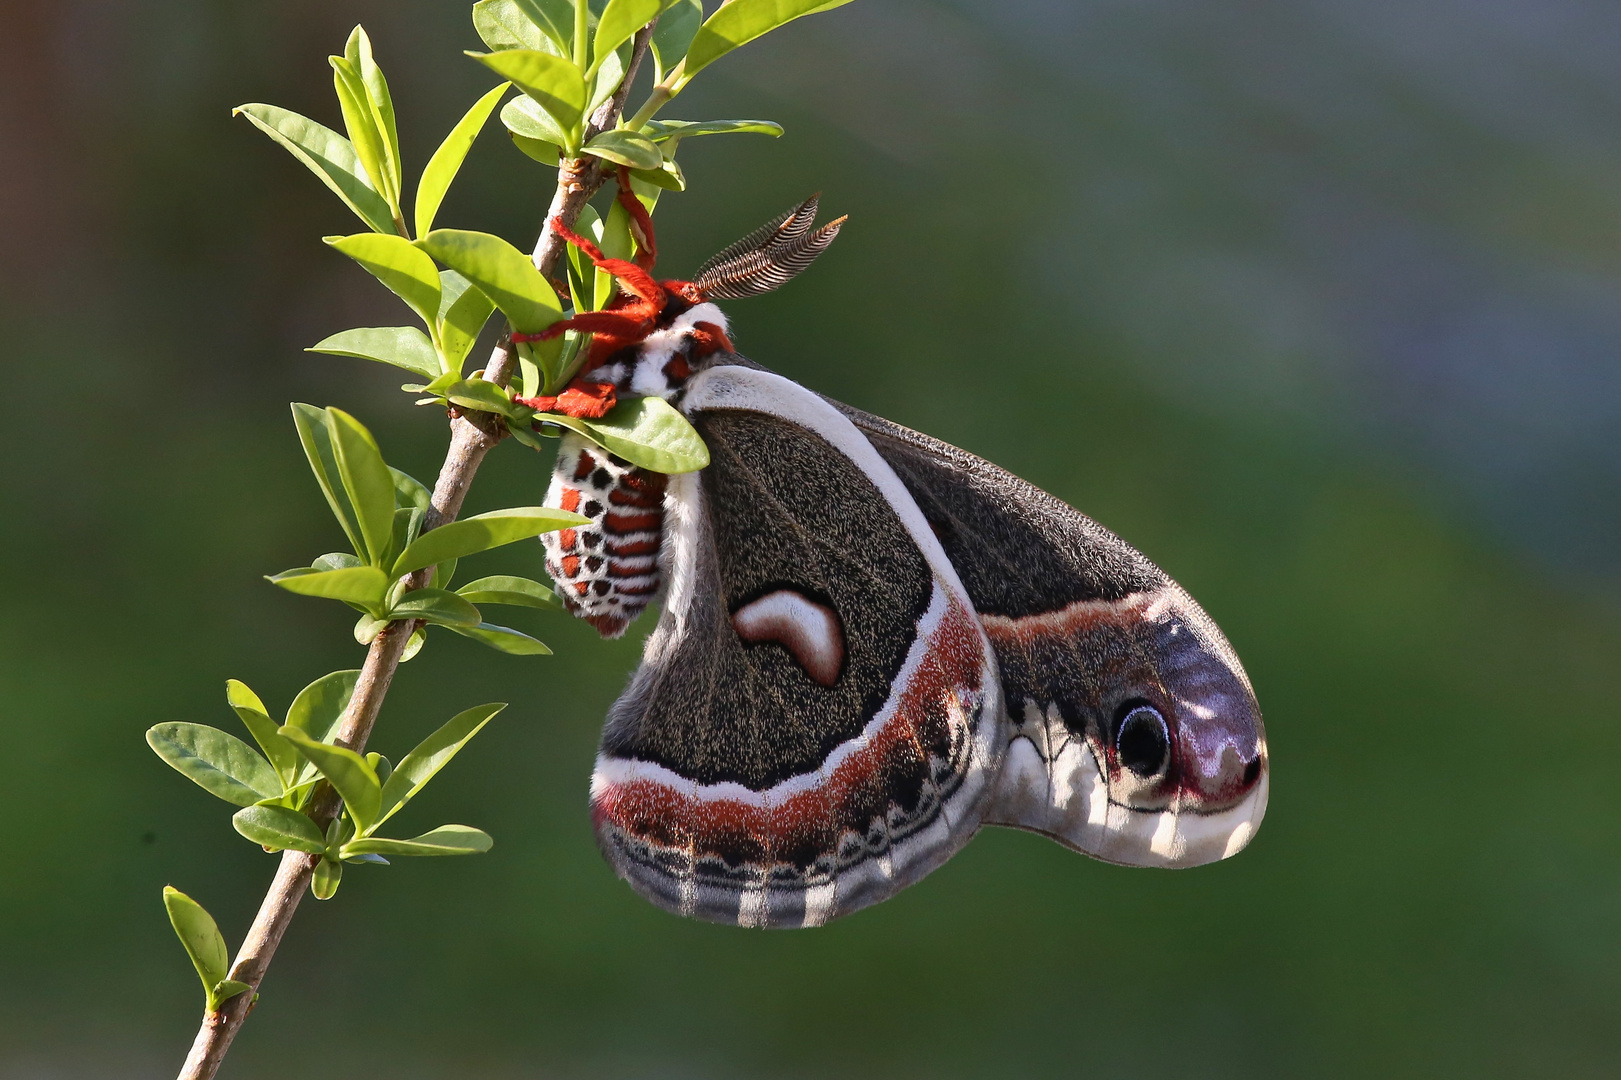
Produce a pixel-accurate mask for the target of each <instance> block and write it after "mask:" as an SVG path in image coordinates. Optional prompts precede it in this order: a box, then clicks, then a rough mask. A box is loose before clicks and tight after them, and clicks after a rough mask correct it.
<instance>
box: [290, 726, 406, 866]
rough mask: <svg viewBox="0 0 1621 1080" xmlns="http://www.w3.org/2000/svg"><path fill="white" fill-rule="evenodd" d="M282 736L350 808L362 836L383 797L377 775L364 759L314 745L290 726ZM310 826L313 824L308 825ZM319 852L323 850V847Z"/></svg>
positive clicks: (339, 748) (373, 820)
mask: <svg viewBox="0 0 1621 1080" xmlns="http://www.w3.org/2000/svg"><path fill="white" fill-rule="evenodd" d="M280 734H281V737H282V738H284V739H286V740H287V741H288V742H290V743H292V744H293V745H294V746H296V747H298V752H299V753H301V754H303V755H304V756H305V757H306V758H308V759H309V761H310V764H312V765H314V766H315V767H316V768H317V769H319V770H321V775H322V776H324V777H326V778H327V781H328V782H329V783H331V785H332V786H333V788H334V789H336V791H337V793H338V794H339V795H341V796H342V797H343V805H344V806H346V807H348V808H349V817H350V818H352V819H353V820H354V823H355V828H356V829H357V830H359V831H360V833H361V834H362V835H364V834H365V832H366V831H367V830H368V829H370V828H371V827H372V825H373V824H375V823H376V821H377V808H378V805H379V800H380V799H381V798H382V793H383V785H382V784H381V783H380V782H379V781H378V779H377V774H376V773H375V772H373V771H372V767H371V766H370V765H368V764H366V759H365V758H363V757H361V756H360V755H359V754H357V753H355V752H354V751H353V750H350V749H348V748H346V747H342V746H333V745H331V744H330V743H324V742H317V741H316V740H314V739H312V738H310V737H309V736H308V735H306V734H305V733H304V732H302V731H300V730H299V729H298V728H296V727H293V726H291V725H287V726H284V727H283V728H282V729H281V732H280ZM311 824H312V826H313V823H311ZM322 850H325V847H324V846H323V848H322Z"/></svg>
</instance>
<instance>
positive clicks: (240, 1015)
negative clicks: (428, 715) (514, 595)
mask: <svg viewBox="0 0 1621 1080" xmlns="http://www.w3.org/2000/svg"><path fill="white" fill-rule="evenodd" d="M652 36H653V28H652V26H651V25H649V26H647V27H645V28H643V29H642V30H641V31H639V32H638V33H637V35H636V39H635V51H634V52H633V54H632V57H631V63H630V67H629V69H628V70H627V71H626V73H625V79H624V83H623V84H622V85H621V86H620V88H619V90H618V91H617V92H616V93H615V94H614V96H613V97H612V98H610V99H609V100H608V101H607V102H605V103H604V104H603V106H602V107H601V108H600V109H598V110H597V112H596V113H595V114H593V115H592V117H591V123H590V127H589V128H588V129H587V130H588V135H587V137H588V138H589V137H591V136H593V135H596V134H600V133H601V132H603V131H606V130H607V129H608V128H610V127H613V126H614V125H615V124H617V123H618V122H619V116H620V114H621V112H622V110H623V109H624V107H625V95H626V94H628V93H629V90H630V83H631V80H632V79H634V78H635V77H636V69H637V68H638V67H639V66H640V64H641V61H642V56H643V54H644V53H646V51H647V45H648V42H649V41H650V40H651V39H652ZM604 179H605V174H603V172H602V169H601V167H600V165H599V164H597V163H596V161H595V159H584V160H581V159H575V160H571V161H565V162H564V163H563V168H560V169H559V170H558V174H557V194H556V195H555V196H554V197H553V199H552V205H551V208H550V209H549V210H548V212H547V215H546V222H547V223H546V225H545V226H544V227H543V228H542V230H541V237H540V242H539V243H538V244H537V245H536V247H535V263H536V265H537V266H538V267H540V271H541V273H542V274H544V275H548V276H549V275H550V274H551V271H552V268H553V267H554V266H555V265H556V263H557V259H558V256H559V255H561V253H562V244H561V241H557V242H555V243H549V241H554V240H556V238H555V236H554V234H553V232H552V229H551V219H552V217H554V216H561V217H562V218H563V222H564V224H570V225H571V224H573V222H574V219H575V217H576V216H577V215H578V214H579V212H580V208H581V207H582V206H584V205H585V202H586V200H587V199H589V198H590V197H591V196H592V195H593V194H595V193H596V190H597V188H599V187H601V186H602V183H603V180H604ZM516 359H517V357H516V350H515V349H513V348H512V346H511V344H510V342H509V341H508V340H507V338H506V335H503V337H502V343H501V344H500V345H499V346H497V348H496V350H495V355H494V356H493V357H492V358H491V360H490V365H489V367H488V369H486V375H485V377H486V378H488V379H490V380H492V381H496V382H500V383H502V384H505V383H506V382H507V380H508V379H510V378H511V376H512V367H513V365H514V364H515V363H516ZM505 434H506V432H505V430H504V429H503V428H502V426H501V424H500V422H499V421H498V420H496V419H495V418H494V417H491V416H488V415H486V414H483V413H467V414H457V415H453V416H452V417H451V420H450V447H449V449H448V450H447V451H446V453H445V462H444V464H443V465H442V466H441V467H440V469H439V479H438V482H437V483H435V485H434V490H433V512H432V513H430V514H429V515H428V520H427V521H426V522H425V523H424V525H423V528H424V530H426V529H430V528H435V527H437V526H439V525H443V524H444V523H446V522H448V521H454V520H455V519H456V515H457V514H459V513H460V512H461V508H462V500H463V499H465V498H466V496H467V490H468V488H470V487H471V486H472V483H473V477H474V476H475V475H476V474H477V472H478V467H479V465H480V464H481V463H482V462H483V461H484V455H485V454H487V453H489V452H490V450H491V449H492V448H493V447H494V446H495V444H496V443H498V442H500V441H501V438H502V437H503V436H504V435H505ZM432 573H433V570H432V568H431V567H430V568H428V569H425V570H419V571H417V572H416V573H415V574H413V575H412V576H411V580H410V582H409V585H408V587H409V588H421V587H422V586H423V585H426V584H427V582H428V579H429V578H430V577H431V575H432ZM416 626H417V624H416V623H415V622H396V623H391V624H390V625H389V626H387V627H385V628H384V630H383V632H382V633H380V634H378V635H377V637H376V638H375V639H374V640H373V641H372V643H371V647H370V648H368V649H367V650H366V663H365V665H364V666H363V667H362V668H361V671H360V678H359V679H358V680H357V681H356V682H355V692H354V695H353V697H351V698H350V700H349V707H348V708H347V709H345V710H344V713H343V716H342V717H341V718H340V719H339V721H338V728H337V735H336V738H335V739H334V741H335V742H336V743H337V744H338V745H339V746H346V747H348V748H349V749H351V750H355V751H360V750H363V749H364V748H365V745H366V740H367V739H368V738H369V737H370V736H371V730H372V725H374V724H375V723H376V722H377V714H378V713H379V712H380V711H381V710H382V707H383V699H384V698H385V697H386V696H387V695H388V688H389V684H390V683H392V682H393V680H394V672H395V671H396V670H397V669H398V668H399V666H400V657H401V656H402V655H403V654H404V652H405V645H406V643H407V642H408V641H409V640H410V638H411V634H412V632H413V631H414V630H415V629H416ZM341 809H342V801H341V800H340V799H339V798H338V796H337V794H336V792H334V791H332V789H331V787H330V786H328V785H325V784H323V785H322V786H321V788H320V789H318V791H317V794H316V796H315V798H314V799H313V800H312V802H311V808H310V811H309V814H310V817H311V818H312V819H313V820H314V821H315V823H316V825H317V826H319V827H320V828H321V829H322V830H325V828H326V826H327V825H328V823H330V822H331V821H332V819H333V818H335V817H337V815H338V812H339V811H340V810H341ZM320 861H321V856H319V855H311V854H307V853H305V852H301V851H284V852H282V856H281V865H280V866H278V867H277V868H276V876H275V878H274V879H272V881H271V883H270V890H269V891H268V892H267V893H265V898H264V901H263V902H262V903H261V904H260V905H259V913H258V915H257V916H255V917H254V920H253V925H252V926H251V927H249V929H248V933H247V936H246V937H245V938H244V939H243V941H242V948H241V950H240V951H239V952H238V953H237V955H236V960H235V962H234V963H233V964H232V965H231V975H230V977H231V978H232V979H235V980H237V981H238V982H244V983H247V984H248V985H249V986H250V987H252V989H250V990H247V991H245V992H244V993H241V994H238V995H237V996H236V997H233V998H231V999H230V1000H228V1001H226V1002H225V1003H224V1004H222V1005H221V1006H220V1008H219V1010H218V1011H216V1012H211V1013H208V1014H207V1015H205V1016H204V1017H203V1023H202V1026H201V1027H200V1028H198V1030H197V1038H196V1040H195V1041H194V1042H193V1043H192V1047H191V1053H190V1054H188V1055H187V1056H186V1063H185V1064H184V1065H183V1066H182V1067H181V1069H180V1074H179V1080H212V1078H213V1076H214V1074H215V1073H216V1072H217V1071H218V1070H219V1067H220V1063H221V1062H222V1061H224V1059H225V1053H226V1051H227V1050H229V1049H230V1047H231V1040H232V1039H234V1038H236V1033H237V1031H238V1030H239V1029H240V1028H241V1027H242V1021H243V1020H245V1019H247V1015H248V1013H249V1012H251V1011H252V1010H253V1003H254V1000H255V998H256V997H257V995H258V990H259V983H260V982H261V981H262V980H263V979H264V977H265V972H266V970H267V969H268V968H269V967H270V961H271V958H272V957H274V956H275V954H276V948H277V946H279V945H280V944H281V939H282V935H283V934H285V933H286V932H287V927H288V925H289V924H291V922H292V921H293V914H294V913H295V912H296V911H297V910H298V902H299V901H300V900H302V899H303V897H304V892H305V890H307V889H308V888H309V885H310V878H311V876H313V875H314V873H315V868H316V866H317V865H318V864H319V863H320Z"/></svg>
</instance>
